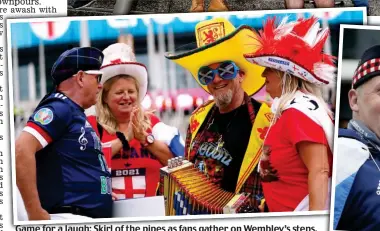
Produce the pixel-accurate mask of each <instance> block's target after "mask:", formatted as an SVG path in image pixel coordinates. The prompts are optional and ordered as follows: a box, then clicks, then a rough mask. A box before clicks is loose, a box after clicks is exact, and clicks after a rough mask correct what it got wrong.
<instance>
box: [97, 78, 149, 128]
mask: <svg viewBox="0 0 380 231" xmlns="http://www.w3.org/2000/svg"><path fill="white" fill-rule="evenodd" d="M119 79H133V80H134V83H135V87H136V90H137V102H138V104H137V107H138V109H139V110H138V113H137V121H138V123H139V124H141V125H142V128H143V130H144V131H145V130H147V129H149V128H151V121H150V116H151V115H152V112H148V111H144V109H143V108H142V107H141V104H140V99H139V91H140V90H139V89H140V84H139V82H138V81H136V79H135V78H134V77H132V76H129V75H117V76H114V77H112V78H111V79H109V80H108V81H106V82H105V83H104V84H103V89H102V90H101V91H100V93H99V95H98V101H97V103H96V114H97V121H98V123H99V124H100V125H102V127H103V128H104V129H106V130H107V131H108V132H109V133H110V134H114V133H116V131H118V122H117V120H116V118H115V116H114V115H113V114H112V112H111V109H110V108H109V106H108V104H107V103H106V99H107V97H108V93H109V91H110V89H111V88H112V86H113V85H114V83H115V82H116V81H117V80H119Z"/></svg>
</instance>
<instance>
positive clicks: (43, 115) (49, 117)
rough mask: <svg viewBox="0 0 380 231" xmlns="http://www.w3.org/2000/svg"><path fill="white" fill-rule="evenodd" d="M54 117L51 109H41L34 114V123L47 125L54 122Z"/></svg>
mask: <svg viewBox="0 0 380 231" xmlns="http://www.w3.org/2000/svg"><path fill="white" fill-rule="evenodd" d="M53 118H54V115H53V111H52V110H50V109H49V108H41V109H40V110H38V111H37V112H36V114H34V117H33V119H34V121H36V122H39V123H40V124H42V125H47V124H49V123H50V122H51V121H53Z"/></svg>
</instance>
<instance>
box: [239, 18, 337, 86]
mask: <svg viewBox="0 0 380 231" xmlns="http://www.w3.org/2000/svg"><path fill="white" fill-rule="evenodd" d="M257 35H258V36H255V37H253V39H255V41H257V42H258V43H259V47H258V49H257V50H256V48H255V49H254V50H255V51H254V52H253V53H248V54H245V55H244V57H245V58H246V59H247V60H248V61H250V62H252V63H255V64H258V65H260V66H264V67H269V68H273V69H277V70H280V71H283V72H287V73H289V74H292V75H294V76H297V77H299V78H301V79H304V80H306V81H308V82H311V83H314V84H328V83H329V82H330V81H332V80H334V79H335V69H336V68H335V65H334V60H335V57H334V56H331V55H328V54H324V53H323V46H324V44H325V42H326V39H327V38H328V36H329V29H328V28H326V29H324V30H321V28H320V24H319V22H318V19H317V18H315V17H311V18H308V19H304V18H303V19H299V20H297V21H294V22H289V23H287V17H285V18H284V20H282V21H281V23H280V24H279V25H278V26H277V27H276V25H275V18H270V19H268V20H267V22H266V23H265V25H264V27H263V29H262V30H260V31H259V33H258V34H257Z"/></svg>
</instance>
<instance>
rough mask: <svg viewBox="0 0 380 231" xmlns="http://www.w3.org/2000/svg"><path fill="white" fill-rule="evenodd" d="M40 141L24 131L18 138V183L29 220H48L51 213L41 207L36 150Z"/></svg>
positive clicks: (39, 145) (39, 147)
mask: <svg viewBox="0 0 380 231" xmlns="http://www.w3.org/2000/svg"><path fill="white" fill-rule="evenodd" d="M41 149H42V145H41V144H40V142H39V141H38V140H37V139H36V138H35V137H34V136H33V135H31V134H30V133H28V132H25V131H23V132H22V133H21V135H20V136H19V138H18V139H17V140H16V183H17V187H18V189H19V191H20V193H21V196H22V199H23V201H24V204H25V209H26V211H27V213H28V218H29V220H48V219H50V215H49V214H48V213H47V212H46V210H44V209H43V208H42V207H41V202H40V199H39V197H38V191H37V177H36V157H35V155H36V152H37V151H39V150H41Z"/></svg>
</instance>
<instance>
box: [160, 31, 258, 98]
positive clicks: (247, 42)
mask: <svg viewBox="0 0 380 231" xmlns="http://www.w3.org/2000/svg"><path fill="white" fill-rule="evenodd" d="M254 37H256V34H255V33H254V32H253V29H252V28H251V27H249V26H246V25H243V26H240V27H239V28H237V29H236V30H235V31H234V32H232V33H230V34H229V35H227V36H225V37H223V38H221V39H219V40H217V41H215V42H213V43H210V44H208V45H206V46H202V47H199V48H196V49H194V50H191V51H187V52H184V53H182V54H178V55H174V54H170V53H167V54H166V55H165V57H166V58H168V59H169V60H172V61H174V62H175V63H177V64H178V65H180V66H182V67H183V68H185V69H187V70H189V71H190V72H191V74H192V75H193V77H194V78H195V80H196V81H197V82H198V84H199V85H200V86H202V88H203V89H204V90H205V91H207V92H208V93H209V90H208V89H207V86H205V85H202V84H201V83H200V82H199V80H198V70H199V68H200V67H202V66H207V65H210V64H213V63H219V62H223V61H227V60H230V61H233V62H235V63H236V64H237V65H238V66H239V68H240V69H241V70H243V71H244V73H245V78H244V80H243V82H242V88H243V89H244V91H245V92H246V93H247V94H248V95H253V94H255V93H257V92H258V91H259V90H260V89H261V88H262V87H263V86H264V84H265V79H264V78H263V77H262V76H261V74H262V73H263V71H264V69H265V68H264V67H261V66H258V65H255V64H252V63H250V62H249V61H247V60H246V59H245V58H244V54H246V53H248V52H253V51H254V50H255V49H256V47H257V42H256V41H255V39H254Z"/></svg>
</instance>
